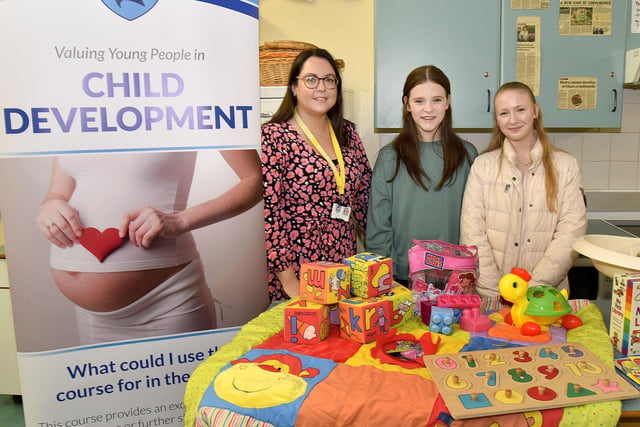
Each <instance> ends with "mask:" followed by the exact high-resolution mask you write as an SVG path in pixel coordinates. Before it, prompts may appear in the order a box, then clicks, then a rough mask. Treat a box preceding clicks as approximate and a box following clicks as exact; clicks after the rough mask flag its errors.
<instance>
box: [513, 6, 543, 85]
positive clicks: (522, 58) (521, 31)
mask: <svg viewBox="0 0 640 427" xmlns="http://www.w3.org/2000/svg"><path fill="white" fill-rule="evenodd" d="M516 40H517V43H516V49H517V57H516V80H518V81H521V82H523V83H526V84H527V85H528V86H529V87H530V88H531V90H532V91H533V94H534V95H535V96H538V95H540V17H539V16H519V17H518V19H517V20H516Z"/></svg>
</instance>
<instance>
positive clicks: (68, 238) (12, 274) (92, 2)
mask: <svg viewBox="0 0 640 427" xmlns="http://www.w3.org/2000/svg"><path fill="white" fill-rule="evenodd" d="M0 37H1V38H2V40H3V41H4V42H3V44H2V46H1V47H0V52H1V55H2V57H3V58H10V59H11V60H10V61H5V62H4V63H3V66H2V67H0V93H2V96H1V97H0V110H1V111H0V178H1V179H2V185H0V212H1V213H2V219H3V225H4V234H5V235H4V238H5V252H6V259H7V266H8V272H9V282H10V293H11V302H12V305H13V312H14V323H15V329H16V344H17V349H18V363H19V368H20V381H21V389H22V395H23V402H24V409H25V420H26V423H27V425H28V426H46V427H49V426H51V427H62V426H78V425H92V426H127V425H131V426H134V425H135V426H145V425H176V426H177V425H182V414H183V405H182V396H183V392H184V386H185V383H186V381H188V379H189V375H190V373H191V372H192V371H193V370H194V369H195V367H196V366H197V365H198V364H199V363H200V362H202V361H203V360H204V359H205V358H207V357H209V356H210V355H211V354H213V353H215V352H216V351H217V349H218V348H219V347H220V346H221V345H223V344H225V343H226V342H228V341H230V340H231V339H232V337H233V336H234V335H235V334H236V332H237V330H238V326H239V325H242V324H244V323H245V322H246V321H248V320H250V319H251V318H253V317H254V316H255V315H257V314H258V313H260V312H261V311H263V310H264V309H265V308H266V307H267V305H268V296H267V286H266V261H265V259H264V258H265V256H264V226H263V220H262V204H261V201H260V195H261V181H260V180H261V175H260V163H259V157H258V152H257V150H258V148H259V143H260V129H259V126H260V123H259V108H258V105H259V72H258V61H257V58H258V1H257V0H246V1H241V0H181V1H175V0H57V1H39V0H2V1H0Z"/></svg>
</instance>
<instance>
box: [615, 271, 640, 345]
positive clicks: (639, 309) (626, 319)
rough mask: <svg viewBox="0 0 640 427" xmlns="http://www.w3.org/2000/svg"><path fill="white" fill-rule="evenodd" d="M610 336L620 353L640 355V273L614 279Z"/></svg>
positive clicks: (618, 275) (622, 275) (627, 274)
mask: <svg viewBox="0 0 640 427" xmlns="http://www.w3.org/2000/svg"><path fill="white" fill-rule="evenodd" d="M609 336H610V337H611V341H612V342H613V346H614V347H615V348H616V349H617V350H618V351H619V352H620V353H622V354H624V355H627V356H630V355H640V273H625V274H616V275H615V276H614V278H613V290H612V296H611V323H610V325H609Z"/></svg>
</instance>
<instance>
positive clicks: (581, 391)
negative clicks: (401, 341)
mask: <svg viewBox="0 0 640 427" xmlns="http://www.w3.org/2000/svg"><path fill="white" fill-rule="evenodd" d="M424 362H425V365H426V367H427V368H429V371H430V372H431V376H432V377H433V380H434V381H435V382H436V384H438V389H439V390H440V394H441V395H442V397H443V399H444V401H445V403H446V404H447V408H449V411H450V413H451V415H452V416H453V417H454V418H472V417H480V416H486V415H499V414H508V413H514V412H523V411H533V410H539V409H550V408H559V407H566V406H575V405H582V404H584V403H594V402H602V401H607V400H622V399H629V398H633V397H640V393H639V392H638V391H637V390H636V389H635V388H634V387H633V386H632V385H631V384H629V383H627V381H626V380H625V379H624V378H622V377H620V376H619V375H618V374H617V373H616V372H615V370H614V369H613V368H610V367H608V366H606V365H605V364H604V363H603V362H602V361H601V360H600V359H599V358H598V357H597V356H595V355H594V354H593V353H591V352H590V351H589V350H587V349H586V348H585V347H584V346H582V345H580V344H574V343H565V344H549V345H540V346H528V347H511V348H504V349H498V350H479V351H469V352H462V353H452V354H436V355H432V356H425V357H424Z"/></svg>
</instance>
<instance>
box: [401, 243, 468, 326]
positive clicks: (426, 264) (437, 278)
mask: <svg viewBox="0 0 640 427" xmlns="http://www.w3.org/2000/svg"><path fill="white" fill-rule="evenodd" d="M413 243H414V245H413V246H412V247H411V248H410V249H409V253H408V255H409V286H410V288H411V290H412V292H413V298H414V309H415V310H416V315H417V316H420V311H419V310H420V306H421V301H427V303H428V304H433V305H435V304H436V301H437V298H438V295H442V294H452V295H465V294H473V293H475V287H476V280H477V278H478V248H477V247H476V246H464V245H454V244H453V243H447V242H443V241H440V240H414V241H413Z"/></svg>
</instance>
